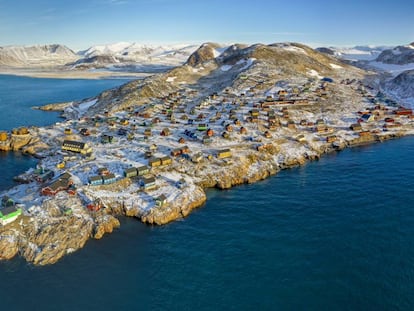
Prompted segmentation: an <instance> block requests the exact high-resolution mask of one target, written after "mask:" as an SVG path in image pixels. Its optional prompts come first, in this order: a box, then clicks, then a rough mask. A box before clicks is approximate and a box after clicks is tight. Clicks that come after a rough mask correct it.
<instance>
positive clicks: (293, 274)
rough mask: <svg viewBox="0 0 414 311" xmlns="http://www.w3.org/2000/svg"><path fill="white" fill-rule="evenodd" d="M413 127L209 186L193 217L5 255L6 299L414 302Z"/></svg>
mask: <svg viewBox="0 0 414 311" xmlns="http://www.w3.org/2000/svg"><path fill="white" fill-rule="evenodd" d="M413 153H414V138H413V137H408V138H403V139H399V140H395V141H388V142H385V143H381V144H376V145H372V146H366V147H361V148H354V149H349V150H345V151H343V152H341V153H337V154H331V155H328V156H325V157H324V158H323V159H321V160H320V161H317V162H313V163H309V164H307V165H305V166H303V167H299V168H294V169H291V170H286V171H282V172H280V173H279V174H278V175H276V176H274V177H272V178H269V179H267V180H265V181H263V182H259V183H256V184H254V185H245V186H240V187H236V188H233V189H231V190H228V191H217V190H210V191H208V202H207V203H206V204H205V205H204V206H203V207H202V208H200V209H198V210H197V211H195V212H193V213H192V214H191V215H190V216H189V217H187V218H185V219H184V220H181V221H177V222H174V223H172V224H169V225H166V226H162V227H151V226H146V225H143V224H141V223H139V222H138V221H137V220H134V219H121V222H122V226H121V228H120V229H119V230H117V231H116V232H115V233H114V234H112V235H109V236H105V237H104V238H103V239H102V240H99V241H92V240H91V241H89V242H88V243H87V245H86V247H85V248H84V249H82V250H80V251H78V252H76V253H74V254H72V255H69V256H67V257H65V258H64V259H63V260H62V261H60V262H58V263H57V264H55V265H53V266H47V267H34V266H32V265H29V264H27V263H25V262H24V261H23V260H22V259H15V260H12V261H7V262H1V263H0V280H1V282H0V299H1V301H2V306H3V307H4V309H5V310H414V283H413V282H412V280H413V279H414V203H413V198H414V190H413V189H414V181H413V178H414V165H413Z"/></svg>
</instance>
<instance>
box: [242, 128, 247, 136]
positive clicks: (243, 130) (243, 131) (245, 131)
mask: <svg viewBox="0 0 414 311" xmlns="http://www.w3.org/2000/svg"><path fill="white" fill-rule="evenodd" d="M240 134H242V135H244V134H247V129H246V128H245V127H243V126H242V127H241V128H240Z"/></svg>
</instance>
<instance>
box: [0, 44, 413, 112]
mask: <svg viewBox="0 0 414 311" xmlns="http://www.w3.org/2000/svg"><path fill="white" fill-rule="evenodd" d="M269 46H273V47H279V49H281V47H282V46H283V44H276V45H269ZM305 49H306V51H307V53H308V54H309V53H311V51H312V53H314V52H315V51H316V52H321V53H320V54H318V55H329V56H330V57H333V58H335V59H338V60H340V61H341V63H344V62H345V63H348V64H351V65H353V66H357V67H359V68H362V69H365V70H374V71H377V72H379V74H378V77H379V80H380V82H379V84H380V85H381V86H382V87H383V91H384V92H385V93H387V91H388V90H389V95H390V96H392V97H394V98H395V99H398V100H402V101H403V102H405V103H407V102H408V103H412V104H414V90H413V88H412V85H413V82H414V81H413V72H414V43H410V44H407V45H401V46H396V47H387V46H355V47H345V48H344V47H342V48H339V47H320V48H317V49H315V50H313V49H310V48H309V47H306V48H304V46H302V45H298V44H296V45H295V44H288V43H285V45H284V47H283V50H284V51H286V50H291V51H296V52H297V51H300V50H305ZM253 50H254V51H256V52H255V53H257V51H261V50H263V45H260V44H258V45H252V46H248V45H244V44H234V45H221V44H217V43H205V44H203V45H201V46H198V45H184V44H181V45H144V44H137V43H128V42H119V43H114V44H107V45H96V46H92V47H90V48H88V49H86V50H83V51H79V52H75V51H73V50H71V49H70V48H68V47H66V46H64V45H60V44H51V45H36V46H5V47H0V71H1V68H8V69H12V70H13V69H22V68H30V69H42V70H43V69H47V70H65V71H66V72H68V71H69V72H70V71H72V72H75V71H76V72H82V71H87V72H88V71H91V70H96V69H99V70H106V71H110V72H115V71H118V72H143V73H155V72H165V71H167V70H170V69H173V68H175V67H177V66H180V65H183V64H187V65H191V66H194V65H197V64H201V63H203V62H205V61H207V60H214V61H215V62H221V63H223V64H226V66H230V65H227V64H228V63H230V64H231V66H233V65H235V64H237V62H238V61H241V60H242V59H246V58H249V57H247V56H246V55H248V54H249V53H251V51H253ZM253 54H254V53H253ZM273 54H274V53H273ZM273 54H272V55H273ZM261 56H265V55H261ZM304 56H305V53H299V54H298V53H296V54H291V55H290V57H291V58H292V59H291V60H289V61H290V62H291V64H292V65H293V64H294V60H295V61H296V62H301V61H303V60H302V59H299V58H301V57H304ZM280 57H282V59H284V57H285V56H282V55H280ZM250 58H251V57H250ZM225 68H226V67H225ZM312 70H315V72H318V68H316V69H312Z"/></svg>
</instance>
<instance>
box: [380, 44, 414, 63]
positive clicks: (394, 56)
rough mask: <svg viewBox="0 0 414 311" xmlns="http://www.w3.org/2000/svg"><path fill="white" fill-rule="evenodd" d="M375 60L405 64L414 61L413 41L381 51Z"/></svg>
mask: <svg viewBox="0 0 414 311" xmlns="http://www.w3.org/2000/svg"><path fill="white" fill-rule="evenodd" d="M376 60H377V62H381V63H385V64H394V65H406V64H410V63H414V42H413V43H410V44H408V45H399V46H396V47H395V48H392V49H387V50H385V51H383V52H382V53H381V54H380V55H379V56H378V57H377V59H376Z"/></svg>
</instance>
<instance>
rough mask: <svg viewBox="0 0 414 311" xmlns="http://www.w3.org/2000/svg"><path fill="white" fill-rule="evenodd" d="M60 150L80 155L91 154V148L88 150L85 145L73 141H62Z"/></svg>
mask: <svg viewBox="0 0 414 311" xmlns="http://www.w3.org/2000/svg"><path fill="white" fill-rule="evenodd" d="M62 150H66V151H72V152H76V153H81V154H88V153H91V152H92V148H90V147H89V146H88V145H87V144H86V143H84V142H79V141H73V140H64V141H63V144H62Z"/></svg>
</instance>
